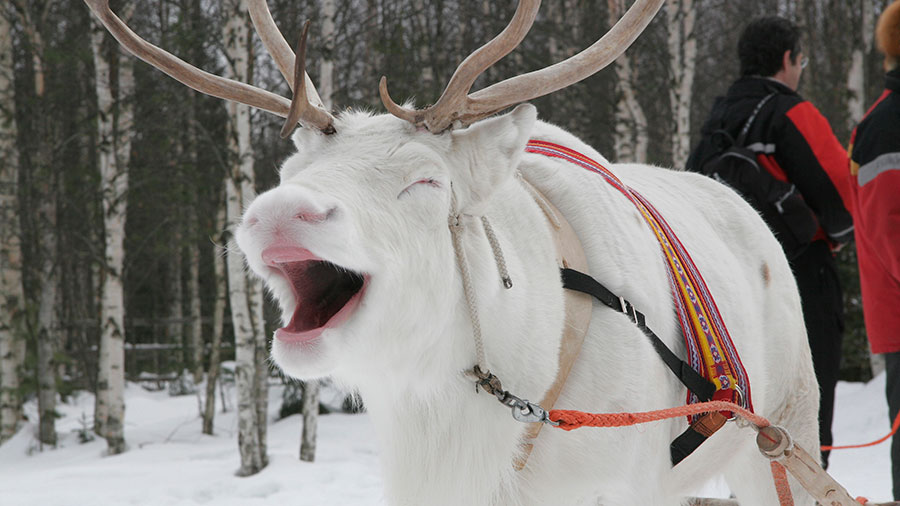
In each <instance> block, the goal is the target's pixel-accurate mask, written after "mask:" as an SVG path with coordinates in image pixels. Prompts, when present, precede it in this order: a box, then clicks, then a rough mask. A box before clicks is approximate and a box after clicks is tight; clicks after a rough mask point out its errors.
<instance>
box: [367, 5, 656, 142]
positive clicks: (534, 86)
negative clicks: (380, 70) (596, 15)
mask: <svg viewBox="0 0 900 506" xmlns="http://www.w3.org/2000/svg"><path fill="white" fill-rule="evenodd" d="M664 1H665V0H637V1H635V3H634V5H632V6H631V8H629V9H628V12H626V13H625V15H624V16H622V19H620V20H619V21H618V22H617V23H616V24H615V26H613V27H612V28H611V29H610V30H609V31H608V32H607V33H606V34H605V35H604V36H603V37H601V38H600V40H598V41H596V42H594V43H593V44H592V45H591V46H590V47H588V48H587V49H585V50H583V51H581V52H580V53H578V54H576V55H574V56H572V57H570V58H568V59H566V60H563V61H561V62H559V63H556V64H554V65H551V66H549V67H546V68H543V69H540V70H536V71H534V72H529V73H527V74H523V75H520V76H516V77H512V78H510V79H507V80H505V81H501V82H499V83H496V84H493V85H491V86H489V87H487V88H484V89H482V90H479V91H477V92H475V93H473V94H471V95H469V94H468V93H469V90H470V89H471V88H472V84H473V83H474V82H475V79H476V78H477V77H478V76H479V75H480V74H481V73H482V72H484V71H485V70H487V68H488V67H490V66H491V65H493V64H494V63H496V62H497V61H499V60H500V58H503V57H504V56H506V55H507V54H509V53H510V52H511V51H512V50H513V49H515V47H516V46H518V44H519V43H520V42H521V41H522V39H523V38H524V37H525V34H526V33H527V32H528V29H530V28H531V25H532V23H533V22H534V17H535V15H536V14H537V10H538V8H539V7H540V0H520V2H519V5H518V7H517V8H516V13H515V15H513V19H512V20H511V21H510V23H509V25H508V26H507V27H506V29H504V30H503V32H501V33H500V35H498V36H497V37H495V38H494V39H493V40H491V41H490V42H488V43H487V44H485V45H484V46H482V47H480V48H479V49H478V50H476V51H475V52H474V53H472V54H471V55H469V57H468V58H466V59H465V60H463V62H462V63H461V64H460V65H459V67H458V68H457V69H456V72H455V73H454V74H453V77H452V78H451V79H450V83H449V84H448V85H447V88H446V89H445V90H444V93H443V95H441V98H440V99H439V100H438V101H437V102H436V103H435V104H434V105H433V106H431V107H428V108H426V109H421V110H411V109H407V108H404V107H401V106H399V105H397V104H396V103H394V101H393V100H391V97H390V95H389V94H388V91H387V80H386V78H384V77H382V78H381V84H380V86H379V91H380V92H381V101H382V102H383V103H384V106H385V107H386V108H387V110H388V112H390V113H391V114H393V115H394V116H397V117H398V118H401V119H405V120H407V121H409V122H411V123H413V124H415V125H417V126H424V127H426V128H427V129H428V130H429V131H431V132H434V133H439V132H443V131H444V130H446V129H447V128H450V126H451V125H452V124H453V123H454V122H457V121H458V122H460V123H462V124H463V125H469V124H472V123H474V122H476V121H478V120H479V119H482V118H485V117H487V116H490V115H492V114H494V113H497V112H499V111H502V110H503V109H505V108H507V107H509V106H511V105H514V104H518V103H520V102H525V101H528V100H532V99H535V98H538V97H541V96H544V95H547V94H549V93H552V92H554V91H557V90H560V89H562V88H565V87H566V86H570V85H572V84H575V83H577V82H578V81H581V80H583V79H585V78H587V77H589V76H591V75H593V74H594V73H596V72H597V71H599V70H600V69H602V68H604V67H606V66H607V65H609V64H610V63H612V62H613V61H614V60H615V59H616V58H618V57H619V55H620V54H622V53H623V52H624V51H625V49H627V48H628V46H630V45H631V43H632V42H634V40H635V39H636V38H637V37H638V35H640V34H641V32H643V31H644V28H646V27H647V25H648V24H649V23H650V20H651V19H653V16H655V15H656V13H657V11H659V8H660V7H661V6H662V4H663V2H664Z"/></svg>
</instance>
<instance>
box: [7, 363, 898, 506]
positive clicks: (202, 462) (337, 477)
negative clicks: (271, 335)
mask: <svg viewBox="0 0 900 506" xmlns="http://www.w3.org/2000/svg"><path fill="white" fill-rule="evenodd" d="M126 396H127V397H126V402H127V412H126V438H127V440H128V444H129V450H128V452H126V453H124V454H122V455H118V456H114V457H107V456H104V451H105V448H106V443H105V442H104V441H103V440H101V439H96V440H94V441H92V442H89V443H86V444H81V443H79V438H78V430H79V429H80V428H81V427H82V426H83V421H82V415H84V416H85V417H89V416H90V413H91V412H92V410H93V398H92V397H91V396H89V395H79V396H77V397H76V398H74V399H73V401H72V402H70V403H67V404H65V405H62V406H60V412H61V415H62V418H61V419H60V420H59V421H58V424H57V427H58V430H59V432H60V445H59V448H57V449H56V450H48V451H44V452H39V451H37V444H36V440H35V438H34V436H33V433H34V431H35V427H34V425H33V424H28V425H26V426H25V427H23V429H22V430H21V431H20V432H19V434H18V435H17V436H16V437H14V438H13V439H11V440H10V441H8V442H7V443H5V444H4V445H3V446H0V505H2V506H31V505H34V506H82V505H83V506H127V505H142V506H170V505H171V506H187V505H201V504H210V505H215V506H230V505H235V506H253V505H263V504H265V505H279V506H320V505H325V504H342V505H353V506H374V505H383V504H384V500H383V498H382V484H381V479H380V477H379V474H378V449H377V445H376V443H375V441H374V434H373V431H372V427H371V425H370V423H369V420H368V417H367V416H365V415H327V416H322V417H321V418H320V419H319V439H318V441H319V442H318V453H317V460H316V462H315V463H312V464H310V463H305V462H300V461H299V460H298V459H297V455H298V451H299V434H300V423H301V422H300V418H299V416H292V417H288V418H286V419H283V420H279V421H274V422H272V423H271V424H270V426H269V458H270V463H269V466H268V467H267V468H266V469H265V470H263V471H262V472H261V473H259V474H257V475H256V476H252V477H248V478H238V477H235V476H234V471H235V470H236V469H237V468H238V465H239V456H238V452H237V443H236V437H237V436H236V429H237V425H236V420H235V416H234V411H233V403H232V404H231V405H230V409H231V411H230V412H228V413H225V414H222V413H219V414H217V417H216V428H215V430H216V435H215V436H206V435H203V434H201V432H200V428H201V422H200V418H199V416H198V414H197V413H198V404H197V398H196V397H194V396H184V397H169V396H168V395H167V394H166V393H165V392H148V391H145V390H144V389H142V388H141V387H140V386H138V385H135V384H130V385H129V386H128V390H127V394H126ZM271 397H272V398H271V402H270V407H271V413H272V420H274V418H275V414H277V411H278V408H279V406H280V404H281V400H280V389H278V388H273V389H272V392H271ZM34 409H35V407H34V406H33V405H29V406H28V410H29V413H28V414H29V419H31V420H35V419H36V416H35V413H34ZM888 429H889V427H888V420H887V407H886V405H885V401H884V375H883V374H882V375H880V376H879V377H878V378H876V379H874V380H872V381H871V382H869V383H867V384H862V383H840V384H839V386H838V394H837V408H836V413H835V421H834V431H835V439H836V444H852V443H860V442H868V441H872V440H874V439H877V438H879V437H881V436H883V435H884V434H886V433H887V431H888ZM597 430H604V429H597ZM606 430H614V429H606ZM829 471H830V472H831V473H832V475H833V476H834V477H835V478H836V479H837V480H838V481H839V482H840V483H841V484H843V485H844V486H845V487H846V488H847V490H848V491H849V492H850V494H851V495H853V496H858V495H862V496H866V497H868V498H869V499H870V500H873V501H888V500H890V498H891V497H890V488H891V487H890V483H891V482H890V459H889V456H888V443H882V444H880V445H878V446H875V447H870V448H864V449H855V450H840V451H835V452H833V454H832V457H831V468H830V469H829ZM704 491H705V492H706V493H707V494H706V495H708V496H723V495H722V494H727V490H724V489H723V487H722V485H721V484H717V483H713V484H710V485H708V486H707V487H705V489H704Z"/></svg>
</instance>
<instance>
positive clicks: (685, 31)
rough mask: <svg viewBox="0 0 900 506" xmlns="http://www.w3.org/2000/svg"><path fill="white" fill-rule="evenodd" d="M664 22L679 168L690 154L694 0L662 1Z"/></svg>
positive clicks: (694, 61)
mask: <svg viewBox="0 0 900 506" xmlns="http://www.w3.org/2000/svg"><path fill="white" fill-rule="evenodd" d="M666 19H667V23H668V30H669V33H668V46H669V71H670V78H671V85H670V87H669V102H670V103H671V107H672V117H673V118H674V120H675V128H674V129H673V130H672V165H673V166H674V167H675V168H678V169H683V168H684V167H685V164H686V163H687V159H688V156H689V155H690V153H691V98H692V97H691V93H692V90H693V88H694V75H695V70H696V64H697V39H696V37H695V34H694V22H695V21H696V19H697V8H696V6H695V0H669V1H668V2H666Z"/></svg>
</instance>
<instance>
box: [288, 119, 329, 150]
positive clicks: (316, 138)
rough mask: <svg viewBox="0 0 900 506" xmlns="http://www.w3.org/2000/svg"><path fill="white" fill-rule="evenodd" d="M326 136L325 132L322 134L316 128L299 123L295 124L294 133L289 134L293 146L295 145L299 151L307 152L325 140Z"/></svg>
mask: <svg viewBox="0 0 900 506" xmlns="http://www.w3.org/2000/svg"><path fill="white" fill-rule="evenodd" d="M326 137H327V135H326V134H323V133H322V132H321V131H320V130H318V129H316V128H309V127H304V126H300V125H297V128H295V129H294V133H293V134H291V140H292V141H294V146H296V147H297V151H299V152H301V153H309V152H311V151H314V150H316V149H317V148H318V147H319V146H320V145H321V144H322V143H323V142H324V141H325V138H326Z"/></svg>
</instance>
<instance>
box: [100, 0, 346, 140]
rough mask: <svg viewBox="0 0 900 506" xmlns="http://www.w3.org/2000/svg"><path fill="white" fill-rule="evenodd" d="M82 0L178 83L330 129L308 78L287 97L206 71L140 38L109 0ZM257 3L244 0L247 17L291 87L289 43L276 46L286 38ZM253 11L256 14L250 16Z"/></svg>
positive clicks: (123, 42) (122, 41)
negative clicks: (287, 70)
mask: <svg viewBox="0 0 900 506" xmlns="http://www.w3.org/2000/svg"><path fill="white" fill-rule="evenodd" d="M84 2H85V3H86V4H87V6H88V7H90V9H91V11H93V13H94V15H96V16H97V18H98V19H99V20H100V22H102V23H103V26H105V27H106V29H107V30H109V33H111V34H112V36H113V37H115V38H116V40H117V41H119V44H121V45H122V46H124V47H125V48H126V49H127V50H128V51H129V52H131V54H133V55H135V56H137V57H138V58H140V59H141V60H144V61H145V62H147V63H149V64H150V65H153V66H154V67H156V68H157V69H159V70H161V71H163V72H164V73H166V74H167V75H169V76H170V77H172V78H174V79H175V80H177V81H179V82H180V83H182V84H184V85H186V86H188V87H190V88H193V89H195V90H197V91H199V92H201V93H204V94H207V95H211V96H214V97H218V98H222V99H225V100H231V101H234V102H239V103H242V104H246V105H249V106H251V107H256V108H257V109H262V110H264V111H268V112H271V113H273V114H276V115H278V116H281V117H283V118H287V117H291V118H294V117H295V116H296V118H295V119H294V122H295V123H296V122H297V121H299V122H300V123H302V124H304V125H306V126H309V127H313V128H317V129H319V130H321V131H322V132H323V133H333V132H334V126H333V123H334V117H333V116H331V114H330V113H328V112H327V111H325V109H324V107H322V106H321V103H322V102H321V99H319V96H318V94H317V93H316V92H315V87H314V86H312V83H311V82H309V83H305V84H306V85H305V86H301V87H300V92H301V93H302V94H303V97H302V98H300V99H299V100H298V98H297V93H295V96H294V100H293V101H288V100H287V99H286V98H284V97H280V96H278V95H275V94H274V93H271V92H269V91H266V90H263V89H260V88H257V87H255V86H251V85H249V84H246V83H242V82H240V81H235V80H233V79H226V78H224V77H220V76H217V75H214V74H210V73H209V72H205V71H203V70H200V69H198V68H197V67H194V66H193V65H190V64H189V63H187V62H185V61H184V60H182V59H180V58H178V57H177V56H175V55H173V54H171V53H169V52H167V51H165V50H163V49H160V48H159V47H157V46H154V45H153V44H150V43H149V42H147V41H146V40H144V39H142V38H141V37H140V36H138V35H137V34H136V33H134V32H133V31H132V30H131V29H130V28H129V27H128V25H126V24H125V23H124V22H123V21H122V20H121V19H119V17H118V16H116V15H115V14H114V13H113V12H112V10H110V8H109V0H84ZM259 4H260V2H259V1H258V0H248V6H249V8H250V12H251V18H253V21H254V25H255V26H256V27H257V31H258V33H259V34H260V37H261V38H262V39H263V43H264V44H265V45H266V48H267V49H268V50H269V52H270V54H272V57H273V58H274V59H275V61H276V63H277V64H278V67H279V69H281V72H282V74H284V75H285V78H286V79H287V80H288V84H289V85H290V86H291V88H292V89H293V88H294V82H295V79H294V76H293V74H289V73H288V74H286V73H285V70H284V68H283V65H284V60H285V59H286V58H287V59H288V60H289V61H290V60H294V54H293V51H291V49H290V47H287V51H286V52H285V51H283V50H282V48H280V47H278V43H277V41H278V40H280V41H281V42H282V43H283V45H284V46H287V42H284V37H283V36H282V35H281V33H280V32H278V28H277V27H275V23H274V21H272V16H271V14H269V9H268V7H267V6H265V2H264V1H263V2H262V4H263V5H259ZM263 10H264V11H265V14H264V15H262V14H261V12H262V11H263ZM254 13H255V14H256V16H254ZM257 17H258V18H259V19H260V20H259V21H258V20H257ZM265 18H268V19H265ZM260 27H262V28H260ZM267 41H268V42H267ZM273 41H275V42H273ZM301 43H302V42H301ZM270 44H271V45H270ZM273 48H274V49H273ZM294 66H295V67H296V66H299V68H301V69H303V68H305V62H295V65H294ZM304 78H305V79H304V80H308V79H309V76H306V75H305V72H304ZM297 80H299V79H297ZM307 94H309V95H307ZM310 97H313V103H310V100H309V98H310ZM298 101H300V102H305V103H306V104H308V105H310V107H300V106H299V105H296V106H295V105H293V102H298ZM295 108H299V109H300V114H299V115H297V114H296V113H295V114H291V111H292V109H295Z"/></svg>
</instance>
